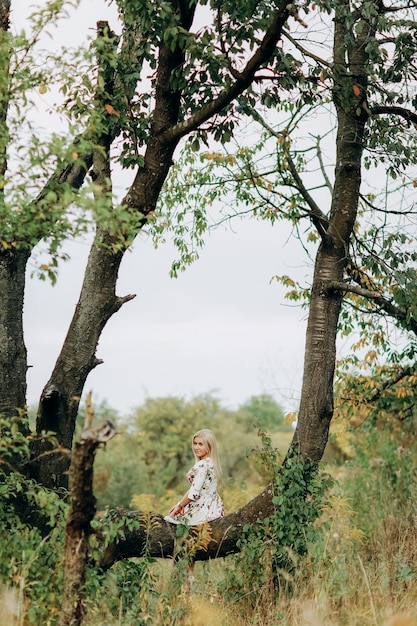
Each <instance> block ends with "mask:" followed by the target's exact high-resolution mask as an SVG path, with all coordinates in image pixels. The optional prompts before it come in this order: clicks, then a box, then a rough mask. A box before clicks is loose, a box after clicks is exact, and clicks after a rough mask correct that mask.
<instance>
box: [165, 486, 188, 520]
mask: <svg viewBox="0 0 417 626" xmlns="http://www.w3.org/2000/svg"><path fill="white" fill-rule="evenodd" d="M190 502H192V500H191V498H189V497H188V491H187V493H186V494H185V496H183V497H182V498H181V500H180V501H179V502H177V504H174V506H173V507H171V508H170V510H169V514H170V515H172V517H176V516H177V515H179V514H180V513H181V515H183V514H184V509H185V507H186V506H187V504H189V503H190Z"/></svg>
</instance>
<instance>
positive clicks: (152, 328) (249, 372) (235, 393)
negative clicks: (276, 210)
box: [12, 0, 312, 413]
mask: <svg viewBox="0 0 417 626" xmlns="http://www.w3.org/2000/svg"><path fill="white" fill-rule="evenodd" d="M33 4H37V6H39V5H40V4H41V0H39V2H37V3H33ZM29 6H30V5H29ZM12 7H13V9H14V10H13V13H12V23H13V26H14V27H15V28H19V26H21V25H22V24H23V17H24V12H25V11H26V10H27V8H28V3H27V1H26V0H14V1H13V0H12ZM114 15H115V13H114V8H113V9H112V10H111V9H110V8H109V7H108V6H107V5H106V3H105V2H104V0H83V2H82V4H81V7H80V8H79V9H77V11H76V14H75V16H74V17H73V18H72V20H71V21H70V22H67V23H65V24H64V26H63V27H61V29H60V32H59V36H58V35H57V39H56V41H57V44H58V43H59V44H62V43H64V42H65V43H69V42H72V44H74V43H76V42H74V39H73V38H74V33H78V34H80V35H81V33H85V34H86V33H90V35H91V33H92V32H93V31H94V28H95V23H96V21H97V20H99V19H110V22H111V24H110V25H111V26H113V23H112V19H114ZM114 27H115V29H116V24H114ZM74 28H75V30H74ZM89 29H90V30H89ZM66 39H68V42H66V41H65V40H66ZM50 45H51V44H49V46H50ZM284 228H285V229H288V226H286V225H285V224H278V225H276V226H275V227H272V226H271V225H270V224H267V223H260V222H255V221H246V222H240V223H238V224H236V223H234V224H233V230H232V229H231V228H230V227H225V228H219V229H218V230H216V231H215V232H213V233H212V234H211V235H210V236H209V237H208V239H207V245H206V247H205V248H204V249H203V250H202V252H201V257H200V260H199V261H197V262H196V263H195V264H194V265H193V266H192V267H190V268H189V269H188V270H187V271H186V272H185V273H183V274H181V275H180V276H179V278H178V279H170V278H169V268H170V265H171V262H172V260H173V258H174V257H175V256H176V255H175V252H174V251H173V249H172V247H171V246H170V245H166V246H163V247H160V248H159V249H158V250H154V248H153V245H152V242H151V241H150V239H148V238H147V237H146V235H144V234H142V235H140V236H139V237H138V239H137V240H136V243H135V245H134V248H133V251H132V252H131V253H128V254H126V256H125V259H124V261H123V263H122V267H121V271H120V275H119V276H120V278H119V284H118V295H120V296H123V295H126V294H128V293H136V294H137V297H136V298H135V299H134V300H133V301H131V302H129V303H127V304H126V305H124V306H123V307H122V309H121V310H120V311H119V312H118V313H117V314H116V315H114V316H113V318H112V319H111V320H110V322H109V323H108V324H107V326H106V328H105V329H104V332H103V334H102V338H101V340H100V344H99V347H98V350H97V357H98V358H101V359H103V360H104V364H103V365H100V366H99V367H97V368H96V369H95V370H94V371H93V372H92V373H91V374H90V376H89V378H88V380H87V384H86V388H85V391H86V392H87V391H89V390H90V389H91V390H92V391H93V399H94V400H95V401H96V402H98V401H100V400H107V401H108V403H109V404H110V405H111V406H113V407H114V408H115V409H117V410H118V411H120V412H121V413H124V412H127V411H129V409H131V408H133V407H135V406H139V405H140V404H141V403H142V402H143V401H144V399H145V398H146V397H151V398H154V397H164V396H168V395H175V396H183V397H187V398H190V397H192V396H194V395H196V394H200V393H208V392H215V393H216V395H217V396H218V397H219V399H220V400H221V401H222V403H223V405H224V406H226V407H231V408H233V407H235V406H237V405H239V404H242V403H243V402H245V401H246V400H247V399H248V398H249V397H250V396H252V395H259V394H261V393H269V394H271V395H273V397H274V398H275V399H276V401H277V402H279V403H280V404H281V405H282V406H283V408H284V410H286V411H294V410H296V409H297V407H298V399H299V395H300V390H301V377H302V368H303V352H304V340H305V329H306V312H305V311H302V310H301V309H300V308H299V307H297V306H295V305H293V304H290V303H288V302H287V301H286V300H284V289H283V288H282V287H280V286H279V285H278V283H277V282H275V281H273V282H272V283H271V282H270V281H271V278H272V276H274V275H277V274H278V275H283V274H290V275H294V274H295V275H296V277H298V278H300V277H301V278H306V280H307V282H309V279H308V276H309V275H310V274H311V272H312V267H311V262H309V261H308V259H307V258H306V256H305V254H304V253H303V252H302V251H301V249H300V248H299V247H298V246H297V245H296V244H295V243H294V242H287V239H288V230H286V231H284ZM68 250H69V252H70V254H71V261H70V262H69V263H66V264H64V265H63V266H62V270H61V273H60V277H59V280H58V284H57V285H56V286H55V287H52V286H51V285H50V284H48V283H44V282H40V281H38V280H36V279H35V280H30V281H28V288H27V294H26V300H25V328H26V344H27V348H28V362H29V365H31V368H30V369H29V373H28V402H29V404H32V403H36V401H37V400H38V398H39V395H40V393H41V391H42V388H43V386H44V384H45V383H46V382H47V380H48V378H49V375H50V373H51V370H52V368H53V365H54V363H55V360H56V358H57V356H58V352H59V350H60V347H61V345H62V342H63V341H64V339H65V334H66V330H67V327H68V323H69V321H70V319H71V316H72V313H73V310H74V306H75V304H76V302H77V299H78V291H79V288H80V285H81V281H82V273H83V268H84V265H85V260H86V256H87V254H88V245H87V243H86V242H85V243H75V244H71V246H70V247H69V248H68ZM29 270H30V267H29Z"/></svg>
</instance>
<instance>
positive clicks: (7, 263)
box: [0, 249, 29, 417]
mask: <svg viewBox="0 0 417 626" xmlns="http://www.w3.org/2000/svg"><path fill="white" fill-rule="evenodd" d="M28 257H29V254H28V252H27V251H25V250H20V251H16V250H14V249H11V250H10V249H3V250H1V251H0V294H1V296H0V371H1V372H2V379H1V383H0V390H1V391H0V415H3V416H5V417H11V416H13V415H18V413H19V407H20V409H21V410H23V409H24V407H25V404H26V374H27V354H26V346H25V342H24V339H23V298H24V288H25V272H26V263H27V260H28Z"/></svg>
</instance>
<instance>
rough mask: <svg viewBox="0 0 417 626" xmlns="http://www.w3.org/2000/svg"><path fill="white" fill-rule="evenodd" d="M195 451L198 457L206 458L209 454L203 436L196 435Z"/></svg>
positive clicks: (194, 441) (194, 440)
mask: <svg viewBox="0 0 417 626" xmlns="http://www.w3.org/2000/svg"><path fill="white" fill-rule="evenodd" d="M193 451H194V454H195V455H196V457H197V459H205V458H206V456H207V455H208V452H207V450H206V446H205V445H204V443H203V440H202V438H201V437H194V439H193Z"/></svg>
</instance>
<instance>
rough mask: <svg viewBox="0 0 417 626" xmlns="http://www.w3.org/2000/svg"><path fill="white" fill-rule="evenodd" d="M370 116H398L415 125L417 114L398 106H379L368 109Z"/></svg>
mask: <svg viewBox="0 0 417 626" xmlns="http://www.w3.org/2000/svg"><path fill="white" fill-rule="evenodd" d="M370 111H371V113H372V115H398V116H399V117H402V118H403V119H405V120H406V121H407V122H409V123H413V124H417V113H414V112H413V111H410V110H409V109H405V108H404V107H399V106H385V105H379V106H374V107H371V108H370Z"/></svg>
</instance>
